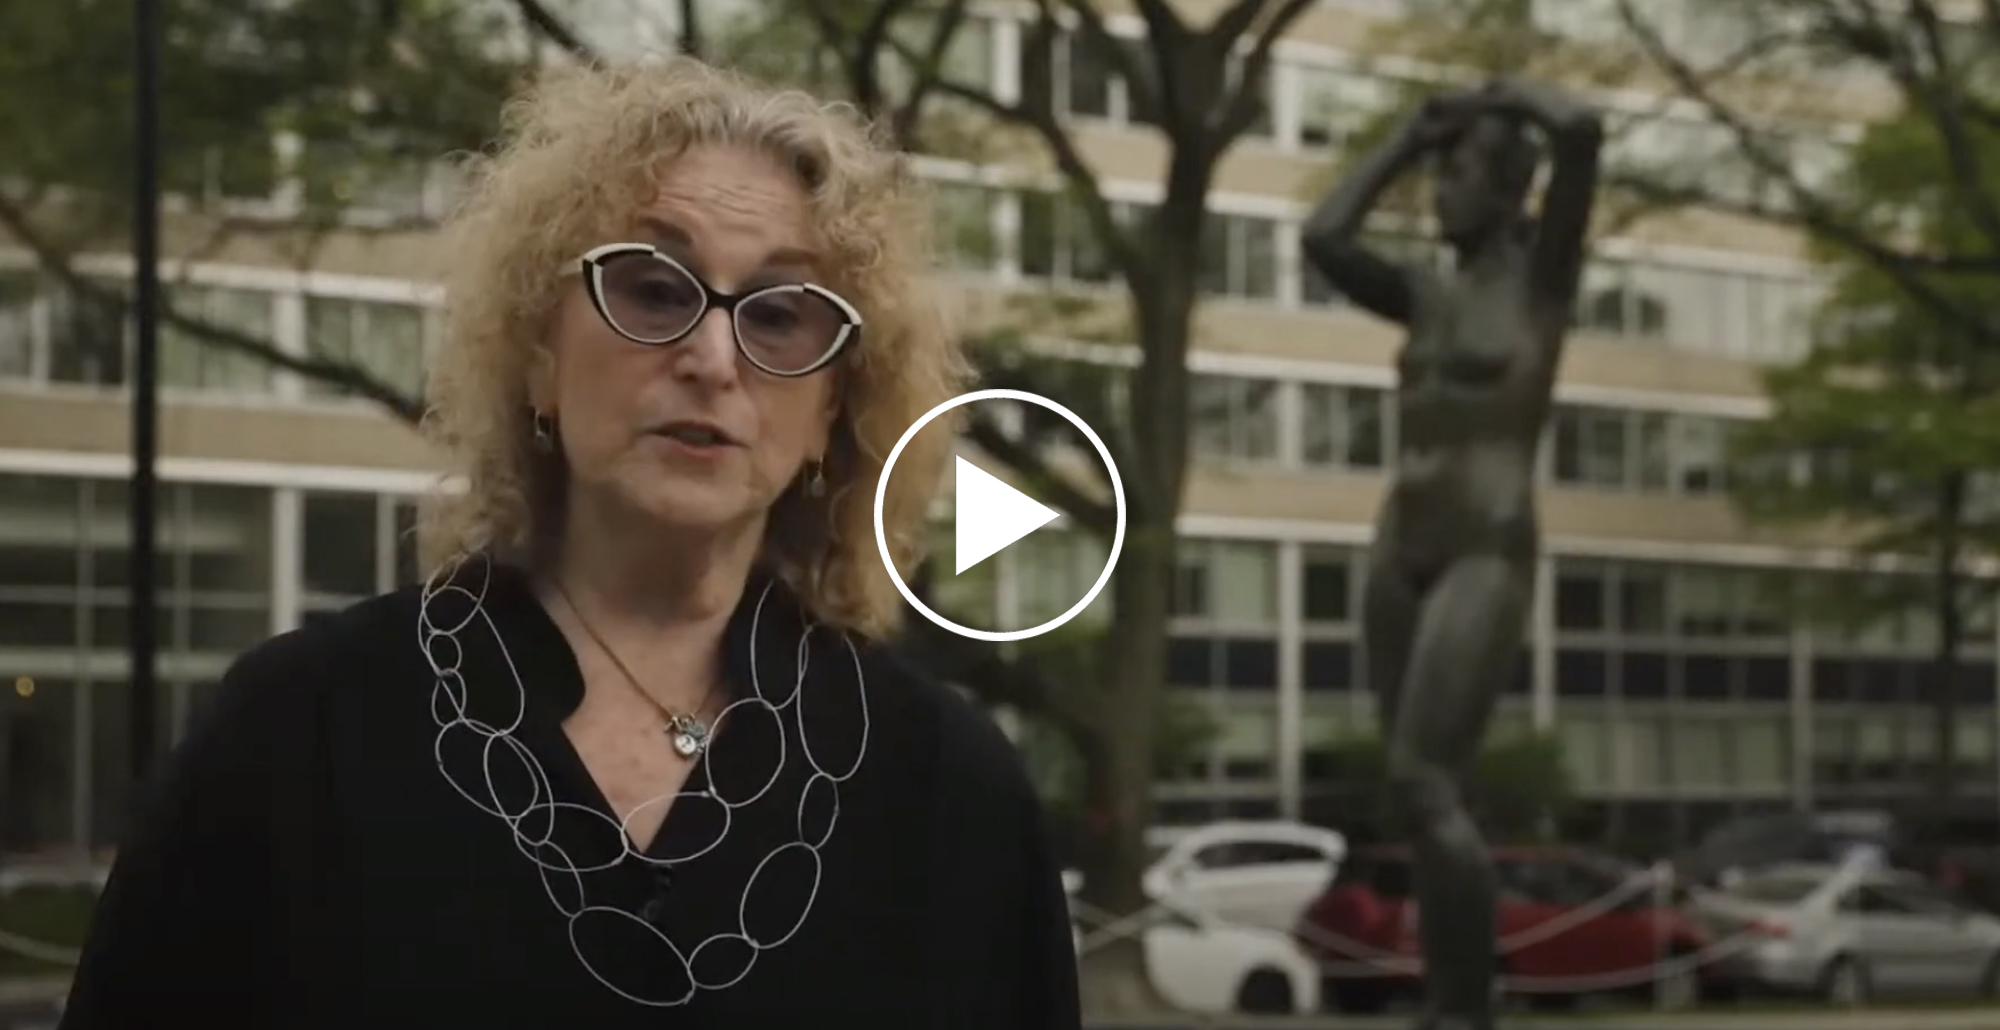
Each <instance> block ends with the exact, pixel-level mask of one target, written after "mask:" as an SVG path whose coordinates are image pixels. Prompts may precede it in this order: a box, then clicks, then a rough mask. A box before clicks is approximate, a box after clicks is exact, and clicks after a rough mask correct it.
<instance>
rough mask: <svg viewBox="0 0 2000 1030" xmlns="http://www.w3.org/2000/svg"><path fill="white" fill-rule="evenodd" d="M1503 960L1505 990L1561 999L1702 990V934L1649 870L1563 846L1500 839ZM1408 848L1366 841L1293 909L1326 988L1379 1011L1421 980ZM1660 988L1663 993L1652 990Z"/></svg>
mask: <svg viewBox="0 0 2000 1030" xmlns="http://www.w3.org/2000/svg"><path fill="white" fill-rule="evenodd" d="M1493 864H1494V870H1495V872H1496V873H1497V874H1498V878H1499V882H1500V904H1499V922H1498V934H1497V936H1498V937H1499V952H1498V954H1499V969H1500V972H1501V974H1502V976H1504V977H1505V981H1506V982H1505V983H1504V984H1503V988H1504V989H1505V990H1506V991H1507V993H1509V994H1516V995H1524V996H1526V997H1528V998H1530V999H1532V1000H1540V1001H1568V1000H1573V999H1575V998H1576V997H1578V996H1580V995H1584V994H1599V993H1637V994H1642V995H1644V996H1646V997H1648V998H1656V997H1657V998H1658V1000H1660V1001H1663V1002H1666V1003H1667V1004H1669V1005H1674V1006H1680V1005H1687V1004H1692V1003H1693V1002H1695V1001H1698V1000H1700V999H1701V998H1702V997H1703V996H1704V995H1705V994H1706V993H1708V991H1707V989H1708V987H1709V984H1708V983H1707V982H1706V981H1708V980H1709V978H1710V972H1711V968H1712V967H1711V966H1709V965H1708V964H1705V963H1703V960H1702V956H1701V954H1700V953H1701V952H1702V950H1703V949H1704V948H1706V947H1707V946H1708V945H1709V943H1710V940H1709V935H1708V933H1707V932H1706V931H1705V930H1703V929H1702V927H1701V926H1699V925H1698V924H1696V923H1695V922H1693V921H1692V920H1691V919H1689V918H1688V917H1687V916H1686V915H1684V914H1682V913H1681V912H1680V911H1679V910H1678V909H1676V908H1674V907H1673V906H1672V904H1671V903H1668V904H1665V905H1662V904H1661V903H1660V902H1661V901H1662V900H1663V899H1661V897H1660V895H1659V892H1658V890H1657V889H1656V888H1654V887H1653V886H1652V885H1651V884H1650V882H1648V881H1646V880H1644V879H1635V877H1643V876H1644V871H1643V870H1637V869H1633V868H1631V867H1628V866H1626V865H1625V864H1623V863H1621V862H1618V861H1617V860H1615V859H1611V858H1608V857H1605V856H1600V855H1596V854H1593V853H1591V852H1587V851H1581V850H1576V849H1570V848H1499V849H1496V850H1495V851H1494V852H1493ZM1411 879H1412V876H1411V868H1410V853H1409V850H1408V849H1407V848H1364V849H1360V850H1357V851H1356V852H1354V853H1353V854H1352V855H1350V856H1349V857H1348V858H1347V860H1346V861H1345V862H1343V863H1342V864H1341V867H1340V871H1339V872H1338V873H1336V874H1335V876H1334V879H1333V882H1332V883H1330V884H1328V885H1327V888H1326V890H1325V891H1324V892H1322V893H1321V894H1320V896H1319V897H1318V898H1317V899H1316V900H1314V902H1313V903H1312V905H1311V906H1310V907H1309V908H1307V909H1306V911H1305V913H1304V914H1303V916H1302V917H1301V919H1300V925H1299V927H1298V930H1297V934H1298V937H1299V940H1300V943H1301V945H1303V946H1304V947H1305V949H1306V950H1307V952H1308V953H1309V954H1312V955H1314V956H1315V957H1316V958H1317V959H1318V960H1319V961H1320V963H1321V965H1322V967H1323V969H1324V970H1325V975H1326V990H1325V991H1324V992H1323V993H1322V997H1325V998H1328V999H1331V1000H1332V1001H1333V1003H1334V1004H1335V1005H1337V1006H1338V1007H1339V1008H1341V1009H1342V1010H1345V1011H1349V1012H1376V1011H1380V1010H1381V1009H1383V1008H1385V1007H1386V1006H1387V1005H1388V1004H1389V1003H1390V1002H1391V1001H1392V1000H1394V999H1395V998H1396V997H1397V996H1398V995H1401V994H1413V993H1415V992H1416V991H1417V989H1418V984H1419V973H1420V969H1421V965H1420V963H1421V958H1420V957H1419V948H1418V944H1417V904H1416V899H1415V898H1413V897H1412V896H1411V890H1410V886H1411ZM1655 992H1659V993H1658V994H1656V993H1655Z"/></svg>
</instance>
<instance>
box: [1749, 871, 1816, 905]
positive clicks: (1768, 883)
mask: <svg viewBox="0 0 2000 1030" xmlns="http://www.w3.org/2000/svg"><path fill="white" fill-rule="evenodd" d="M1820 882H1821V881H1820V879H1819V878H1818V877H1814V876H1806V875H1802V874H1799V873H1775V874H1772V875H1769V876H1753V877H1751V878H1749V879H1747V880H1744V881H1743V882H1742V883H1739V884H1737V885H1736V886H1735V887H1732V888H1730V889H1729V891H1728V893H1729V894H1730V896H1731V897H1736V898H1741V899H1743V900H1744V901H1754V902H1757V903H1759V904H1765V905H1792V904H1797V903H1798V902H1801V901H1804V900H1805V899H1806V898H1807V897H1808V896H1809V895H1811V894H1812V892H1813V891H1814V890H1817V889H1818V888H1819V885H1820Z"/></svg>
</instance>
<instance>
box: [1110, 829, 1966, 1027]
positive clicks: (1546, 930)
mask: <svg viewBox="0 0 2000 1030" xmlns="http://www.w3.org/2000/svg"><path fill="white" fill-rule="evenodd" d="M1861 866H1862V864H1861V863H1854V862H1850V863H1847V864H1845V865H1844V867H1843V868H1842V869H1840V870H1839V871H1837V872H1836V874H1835V875H1852V874H1853V873H1855V872H1857V871H1859V869H1860V868H1861ZM1669 882H1670V881H1669V874H1668V872H1667V870H1666V869H1665V868H1664V867H1661V866H1656V867H1654V868H1652V869H1648V870H1645V871H1642V872H1640V873H1637V874H1635V875H1633V876H1631V877H1628V878H1627V879H1625V880H1623V881H1621V882H1620V883H1619V884H1617V885H1616V886H1615V887H1613V888H1612V889H1611V890H1609V891H1607V892H1605V893H1604V894H1603V895H1600V896H1599V897H1597V898H1594V899H1592V900H1590V901H1588V902H1585V903H1583V904H1580V905H1577V906H1574V907H1573V908H1571V909H1569V910H1568V911H1566V912H1564V913H1563V914H1562V915H1560V916H1557V917H1555V918H1553V919H1548V920H1545V921H1543V922H1541V923H1538V924H1536V925H1535V926H1533V927H1530V928H1528V929H1526V930H1522V931H1519V932H1517V933H1514V934H1509V935H1507V936H1503V937H1501V938H1499V939H1498V940H1496V941H1495V942H1494V943H1495V946H1496V951H1495V954H1496V956H1497V957H1499V958H1501V959H1503V960H1504V959H1505V958H1506V957H1507V956H1509V955H1512V954H1514V953H1516V952H1519V951H1520V950H1521V949H1523V948H1527V947H1530V946H1532V945H1535V944H1539V943H1542V942H1544V941H1548V940H1553V939H1554V938H1556V937H1559V936H1562V935H1563V934H1565V933H1569V932H1571V931H1573V930H1575V929H1577V928H1578V927H1581V926H1583V925H1585V924H1587V923H1590V922H1592V921H1594V920H1596V919H1598V918H1601V917H1603V916H1604V915H1606V914H1607V913H1609V912H1611V911H1612V910H1614V909H1615V908H1617V907H1618V906H1620V905H1623V904H1625V903H1626V902H1628V901H1630V900H1631V899H1633V898H1635V897H1638V896H1639V895H1640V894H1642V893H1645V892H1646V891H1648V890H1651V891H1653V892H1654V894H1655V897H1656V902H1655V904H1656V906H1657V907H1660V908H1668V907H1670V906H1669V905H1668V904H1667V898H1666V896H1665V895H1666V888H1667V887H1668V886H1669ZM1070 904H1071V908H1072V913H1073V914H1074V916H1075V917H1076V918H1077V919H1078V921H1079V922H1080V923H1083V924H1085V925H1086V926H1087V927H1089V930H1088V932H1087V933H1085V934H1084V935H1083V937H1082V940H1081V942H1080V943H1079V946H1078V953H1079V955H1081V954H1084V953H1088V952H1090V951H1093V950H1096V949H1097V948H1101V947H1103V946H1104V945H1106V944H1108V943H1110V942H1111V941H1113V940H1118V939H1120V938H1126V937H1137V936H1139V935H1141V934H1143V933H1144V932H1145V931H1146V930H1148V929H1150V928H1151V927H1152V926H1153V925H1155V924H1157V923H1159V922H1161V921H1164V920H1170V919H1180V920H1188V919H1189V918H1190V917H1189V916H1187V915H1186V914H1185V913H1184V912H1182V911H1181V910H1180V909H1177V908H1175V907H1174V906H1171V905H1168V904H1165V903H1163V902H1160V901H1157V900H1156V901H1154V902H1152V903H1151V904H1150V905H1148V906H1147V907H1146V908H1144V909H1141V910H1140V911H1138V912H1135V913H1133V914H1131V915H1128V916H1124V917H1113V916H1112V915H1111V914H1110V913H1108V912H1105V911H1103V910H1101V909H1097V908H1096V907H1094V906H1091V905H1089V904H1087V903H1085V902H1083V901H1080V900H1077V899H1075V898H1071V900H1070ZM1193 922H1195V924H1196V925H1197V926H1210V927H1233V928H1242V929H1257V930H1262V931H1264V932H1267V933H1273V934H1280V933H1282V934H1283V935H1284V936H1286V937H1287V938H1289V939H1291V940H1294V941H1297V942H1299V943H1302V944H1305V945H1308V946H1317V947H1323V948H1326V949H1327V950H1331V951H1335V952H1337V953H1340V954H1342V955H1343V956H1344V957H1343V958H1340V959H1332V960H1317V961H1316V962H1315V965H1316V966H1317V967H1318V969H1319V971H1320V973H1321V974H1322V975H1323V976H1326V977H1328V978H1332V979H1349V980H1360V979H1381V978H1386V977H1405V976H1417V975H1419V974H1421V973H1422V971H1423V966H1422V960H1421V959H1418V958H1413V957H1411V956H1408V955H1404V954H1400V953H1398V952H1394V951H1389V950H1386V949H1383V948H1379V947H1376V946H1375V945H1372V944H1369V943H1367V942H1364V941H1359V940H1355V939H1353V938H1351V937H1346V936H1344V935H1341V934H1338V933H1334V932H1333V931H1330V930H1326V929H1324V928H1322V927H1319V926H1315V925H1312V924H1310V923H1303V924H1302V925H1299V926H1296V927H1294V928H1292V929H1291V930H1290V931H1289V932H1283V931H1277V930H1273V929H1271V928H1270V927H1257V926H1251V925H1250V924H1235V923H1229V922H1226V921H1222V920H1218V919H1214V918H1209V917H1203V918H1200V919H1194V920H1193ZM1091 924H1095V925H1094V926H1093V925H1091ZM1763 939H1765V937H1764V935H1763V933H1762V932H1760V931H1757V930H1747V931H1744V932H1740V933H1736V934H1732V935H1730V936H1727V937H1724V938H1722V939H1720V940H1716V941H1711V942H1709V943H1707V944H1706V945H1705V946H1703V947H1701V948H1699V949H1697V950H1694V951H1690V952H1685V953H1680V954H1674V955H1671V956H1669V957H1667V958H1665V959H1663V960H1660V961H1655V962H1652V963H1650V964H1648V965H1645V966H1634V967H1632V968H1631V969H1627V970H1618V971H1613V972H1607V973H1599V974H1591V975H1581V976H1522V975H1516V974H1505V973H1503V974H1501V975H1500V976H1499V977H1498V980H1499V981H1500V983H1501V986H1502V987H1503V989H1505V990H1507V991H1510V992H1514V993H1520V994H1587V993H1594V992H1600V991H1619V990H1628V989H1631V988H1635V987H1640V986H1643V985H1645V984H1648V983H1652V984H1656V985H1657V984H1662V983H1664V982H1665V981H1669V980H1672V979H1673V978H1675V977H1679V976H1685V975H1689V974H1694V973H1697V972H1698V971H1699V970H1700V969H1701V967H1703V966H1705V965H1707V964H1709V963H1712V962H1717V961H1720V960H1723V959H1726V958H1729V957H1731V956H1733V955H1736V954H1740V953H1742V952H1744V951H1746V950H1748V949H1750V948H1752V947H1754V946H1755V945H1756V944H1757V943H1758V942H1759V941H1761V940H1763ZM1659 944H1660V946H1661V947H1660V949H1659V950H1661V951H1664V950H1666V946H1667V941H1666V940H1665V939H1664V936H1663V937H1662V938H1661V939H1660V940H1659ZM1990 950H1992V949H1991V948H1990V947H1988V946H1975V945H1969V946H1967V947H1966V948H1965V952H1966V953H1972V952H1979V953H1985V952H1988V951H1990Z"/></svg>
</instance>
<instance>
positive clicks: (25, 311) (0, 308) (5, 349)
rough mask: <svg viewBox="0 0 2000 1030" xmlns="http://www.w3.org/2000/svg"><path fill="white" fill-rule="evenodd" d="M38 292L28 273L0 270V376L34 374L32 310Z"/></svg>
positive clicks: (33, 277)
mask: <svg viewBox="0 0 2000 1030" xmlns="http://www.w3.org/2000/svg"><path fill="white" fill-rule="evenodd" d="M39 292H40V291H39V289H38V283H37V282H36V279H35V276H34V275H33V274H31V273H27V272H5V273H0V379H26V378H28V377H29V376H32V375H34V372H35V337H36V335H37V334H36V332H35V309H36V307H37V304H36V301H37V294H38V293H39Z"/></svg>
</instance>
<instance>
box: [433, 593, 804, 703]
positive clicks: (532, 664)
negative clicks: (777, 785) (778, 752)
mask: <svg viewBox="0 0 2000 1030" xmlns="http://www.w3.org/2000/svg"><path fill="white" fill-rule="evenodd" d="M479 561H480V562H482V563H484V564H485V566H486V568H487V569H489V570H490V574H491V576H492V579H491V581H490V584H489V585H488V587H487V594H486V597H487V603H488V604H489V605H491V607H492V609H493V611H494V614H495V616H496V619H497V622H498V625H496V627H495V628H496V629H497V630H499V631H500V632H502V633H503V634H504V635H505V639H506V643H507V646H508V649H509V651H510V652H512V657H513V659H514V662H515V664H516V666H517V667H518V668H519V669H520V672H521V676H522V679H523V680H524V681H525V685H526V687H527V691H528V694H529V695H530V697H532V698H534V699H535V700H536V701H538V702H539V703H540V704H542V705H545V706H547V713H546V714H549V715H552V716H553V717H554V718H555V719H556V721H558V722H560V721H562V720H564V719H567V718H569V717H570V715H572V714H573V713H575V711H576V708H577V706H578V705H580V704H582V703H583V672H582V668H581V666H580V665H579V664H578V662H577V656H576V650H575V648H573V647H572V646H571V645H570V641H569V638H568V637H566V636H564V635H563V631H562V629H561V628H560V627H559V626H557V625H556V621H555V619H554V617H552V616H551V615H550V614H549V611H548V608H547V607H545V606H544V605H543V604H542V600H541V597H540V596H539V595H538V594H537V593H536V592H535V588H534V583H533V581H532V580H531V579H530V578H529V576H528V574H527V573H526V572H525V571H523V570H522V569H520V568H518V567H516V566H513V565H507V564H503V563H500V562H497V561H491V560H489V559H484V558H482V559H479ZM471 566H472V563H468V567H467V568H466V569H465V570H462V571H461V572H460V573H459V575H460V576H473V575H480V574H481V573H479V572H478V571H477V570H475V569H474V568H472V567H471ZM765 620H771V621H772V625H771V626H769V627H765V626H763V625H762V623H763V622H764V621H765ZM753 623H755V624H757V625H756V626H754V627H753ZM805 624H806V620H805V613H804V610H803V608H802V607H801V606H800V604H799V601H798V599H797V597H796V596H794V595H793V594H792V592H791V590H790V588H789V587H787V586H786V585H785V583H784V581H783V580H781V579H778V578H777V577H776V576H773V575H771V574H770V573H768V572H766V571H765V570H763V569H761V568H760V569H753V570H752V572H751V574H750V578H749V580H748V581H747V582H746V583H745V584H744V587H743V597H742V599H741V600H739V601H738V602H737V605H736V610H735V611H734V612H733V613H731V615H730V617H729V624H728V626H727V627H726V628H725V629H724V630H723V683H722V686H723V689H724V690H725V691H727V692H728V694H727V697H728V700H730V701H735V700H738V699H740V698H742V697H744V696H746V694H747V693H748V691H749V690H750V685H751V683H752V680H753V677H754V676H755V675H756V674H757V673H758V672H760V671H761V670H762V667H763V666H764V665H765V664H766V663H767V662H768V660H769V659H771V658H774V657H775V654H770V653H768V652H773V651H774V650H775V647H774V645H775V643H776V640H775V637H776V636H779V635H791V636H794V637H796V635H797V634H798V633H799V632H800V631H801V630H803V628H804V626H805ZM753 629H755V630H756V631H757V633H756V635H757V636H762V637H766V638H768V639H765V640H763V641H761V642H759V641H753V639H752V635H753ZM767 631H775V633H774V632H767ZM757 643H761V644H762V647H761V648H760V650H762V651H764V652H767V653H766V654H758V655H755V656H753V654H752V647H753V644H757Z"/></svg>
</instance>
